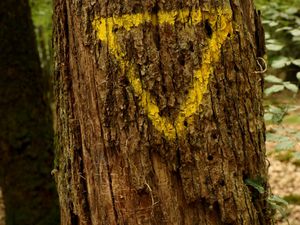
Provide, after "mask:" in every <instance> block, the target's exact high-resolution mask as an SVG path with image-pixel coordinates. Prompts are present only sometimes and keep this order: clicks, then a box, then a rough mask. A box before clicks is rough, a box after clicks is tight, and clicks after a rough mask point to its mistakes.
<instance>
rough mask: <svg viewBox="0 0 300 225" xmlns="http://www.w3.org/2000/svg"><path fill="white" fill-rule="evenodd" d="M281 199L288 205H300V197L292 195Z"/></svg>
mask: <svg viewBox="0 0 300 225" xmlns="http://www.w3.org/2000/svg"><path fill="white" fill-rule="evenodd" d="M283 199H284V200H285V201H287V202H288V203H289V204H294V205H300V195H297V194H292V195H287V196H284V197H283Z"/></svg>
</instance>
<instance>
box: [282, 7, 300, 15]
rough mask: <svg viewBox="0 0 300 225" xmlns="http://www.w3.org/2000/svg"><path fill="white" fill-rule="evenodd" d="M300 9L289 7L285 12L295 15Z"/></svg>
mask: <svg viewBox="0 0 300 225" xmlns="http://www.w3.org/2000/svg"><path fill="white" fill-rule="evenodd" d="M298 10H299V9H298V8H296V7H289V8H288V9H287V10H285V13H287V14H291V15H293V14H295V13H297V12H298Z"/></svg>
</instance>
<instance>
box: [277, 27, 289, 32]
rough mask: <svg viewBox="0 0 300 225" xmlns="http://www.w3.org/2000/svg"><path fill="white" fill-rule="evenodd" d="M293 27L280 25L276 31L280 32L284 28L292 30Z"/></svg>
mask: <svg viewBox="0 0 300 225" xmlns="http://www.w3.org/2000/svg"><path fill="white" fill-rule="evenodd" d="M292 29H293V27H280V28H278V29H276V30H275V32H280V31H284V30H292Z"/></svg>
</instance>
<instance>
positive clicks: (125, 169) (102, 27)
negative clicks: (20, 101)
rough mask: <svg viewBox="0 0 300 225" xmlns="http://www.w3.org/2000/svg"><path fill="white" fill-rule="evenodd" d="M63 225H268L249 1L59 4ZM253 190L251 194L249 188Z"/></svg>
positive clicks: (258, 44)
mask: <svg viewBox="0 0 300 225" xmlns="http://www.w3.org/2000/svg"><path fill="white" fill-rule="evenodd" d="M54 15H55V16H54V44H55V61H56V62H55V82H56V83H55V87H56V93H55V96H56V118H57V120H56V127H57V137H58V139H57V150H56V151H57V152H56V154H57V155H56V157H57V159H56V162H57V167H56V174H55V176H56V181H57V186H58V192H59V197H60V205H61V220H62V224H63V225H70V224H73V225H74V224H76V225H79V224H80V225H85V224H86V225H96V224H101V225H108V224H109V225H113V224H120V225H125V224H129V225H136V224H143V225H144V224H159V225H161V224H167V225H175V224H178V225H181V224H182V225H191V224H201V225H220V224H223V225H225V224H226V225H249V224H253V225H269V224H272V221H271V219H270V214H269V209H268V204H267V201H266V199H267V191H265V192H264V193H259V192H258V191H257V190H256V189H255V188H253V186H255V185H253V184H258V185H261V186H262V187H263V188H264V189H265V190H267V186H268V185H267V170H266V163H265V144H264V141H265V127H264V122H263V107H262V102H261V100H262V85H263V84H262V82H263V80H262V76H261V72H260V71H261V69H260V66H263V65H261V64H262V62H261V59H260V57H261V56H262V54H263V50H264V45H263V38H262V37H263V31H262V27H261V24H260V19H259V16H258V15H257V13H256V11H255V9H254V6H253V2H252V0H222V1H221V0H205V1H180V0H169V1H164V0H144V1H120V0H116V1H107V0H95V1H85V2H78V1H75V2H74V1H70V0H55V14H54ZM251 184H252V186H251Z"/></svg>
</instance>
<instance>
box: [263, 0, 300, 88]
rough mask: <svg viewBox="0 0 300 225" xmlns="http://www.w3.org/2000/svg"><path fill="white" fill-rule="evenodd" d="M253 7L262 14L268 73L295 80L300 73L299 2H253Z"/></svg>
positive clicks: (277, 0) (278, 0)
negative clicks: (273, 72) (254, 5)
mask: <svg viewBox="0 0 300 225" xmlns="http://www.w3.org/2000/svg"><path fill="white" fill-rule="evenodd" d="M257 5H258V8H259V9H260V10H261V11H262V22H263V24H264V27H265V31H266V32H265V38H266V48H267V50H268V59H269V64H270V66H271V70H273V71H275V73H277V74H279V73H283V74H287V75H289V76H290V74H292V75H293V78H291V77H289V80H291V81H296V79H295V77H296V76H295V75H296V74H297V72H298V73H299V71H300V53H299V52H300V28H299V27H300V3H299V1H298V0H290V1H280V0H274V1H272V2H270V1H265V0H257ZM278 89H279V87H278Z"/></svg>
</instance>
